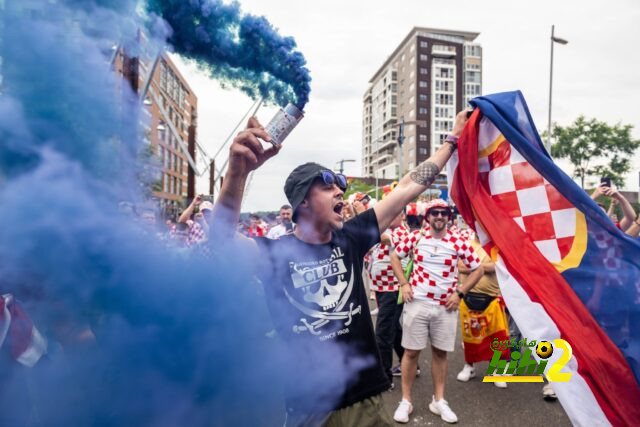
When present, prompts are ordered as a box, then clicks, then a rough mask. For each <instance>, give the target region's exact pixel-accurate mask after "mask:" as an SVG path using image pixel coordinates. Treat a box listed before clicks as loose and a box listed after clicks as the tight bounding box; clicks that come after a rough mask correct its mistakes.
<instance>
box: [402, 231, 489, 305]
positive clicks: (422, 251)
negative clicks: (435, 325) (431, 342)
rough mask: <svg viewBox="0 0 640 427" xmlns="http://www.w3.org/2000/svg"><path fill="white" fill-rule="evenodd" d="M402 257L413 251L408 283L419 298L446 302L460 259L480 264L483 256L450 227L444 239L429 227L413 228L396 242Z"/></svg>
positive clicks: (467, 263) (443, 303)
mask: <svg viewBox="0 0 640 427" xmlns="http://www.w3.org/2000/svg"><path fill="white" fill-rule="evenodd" d="M395 250H396V254H398V256H399V257H400V258H405V257H407V256H410V255H412V256H413V257H414V259H413V272H412V273H411V278H410V280H409V283H410V284H411V286H413V287H414V288H413V295H414V298H415V299H417V300H423V301H429V302H432V303H434V304H440V305H445V304H446V301H447V298H449V295H451V294H452V293H453V292H455V289H456V285H457V284H458V260H461V261H462V262H463V263H464V264H465V265H466V266H467V267H468V268H469V269H471V270H475V269H476V268H478V267H479V266H480V258H479V257H478V255H477V254H476V252H475V251H474V250H473V248H472V247H471V245H470V244H469V243H468V242H467V241H466V240H464V239H463V238H462V237H460V235H459V234H457V233H452V232H451V231H450V230H447V233H446V234H445V236H444V237H443V238H442V239H435V238H433V237H431V234H430V232H429V231H425V230H424V229H423V230H416V231H413V232H412V233H411V234H409V236H408V237H407V238H405V239H404V241H403V242H402V243H400V244H399V245H397V246H396V248H395Z"/></svg>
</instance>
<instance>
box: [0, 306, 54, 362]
mask: <svg viewBox="0 0 640 427" xmlns="http://www.w3.org/2000/svg"><path fill="white" fill-rule="evenodd" d="M7 336H9V340H10V341H9V342H10V345H11V348H10V351H11V356H13V358H14V359H15V360H16V361H17V362H18V363H21V364H22V365H25V366H28V367H32V366H34V365H35V364H36V363H38V361H39V360H40V358H41V357H42V355H44V354H45V353H46V351H47V341H46V340H45V339H44V337H43V336H42V335H41V334H40V332H39V331H38V329H36V327H35V326H34V325H33V322H32V321H31V319H30V318H29V316H28V315H27V313H26V312H25V311H24V310H23V309H22V307H21V306H20V304H19V303H18V302H17V301H16V300H15V298H14V297H13V295H11V294H4V295H0V349H1V348H2V346H3V344H4V342H5V340H6V338H7Z"/></svg>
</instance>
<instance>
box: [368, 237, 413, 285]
mask: <svg viewBox="0 0 640 427" xmlns="http://www.w3.org/2000/svg"><path fill="white" fill-rule="evenodd" d="M383 234H386V235H388V236H389V238H390V239H391V243H392V245H385V244H382V243H378V244H377V245H375V246H374V247H373V248H372V249H371V260H370V262H371V266H370V268H369V277H370V278H371V285H370V288H371V290H373V291H378V292H394V291H397V290H398V286H399V283H398V279H397V278H396V276H395V274H393V268H391V256H390V255H391V251H392V250H393V248H394V247H395V246H397V245H398V244H400V243H402V242H403V241H404V240H405V239H406V238H407V237H408V236H409V231H408V230H407V229H406V228H404V227H403V226H400V227H396V228H394V229H393V230H387V231H385V232H384V233H383Z"/></svg>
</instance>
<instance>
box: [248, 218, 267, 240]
mask: <svg viewBox="0 0 640 427" xmlns="http://www.w3.org/2000/svg"><path fill="white" fill-rule="evenodd" d="M247 235H248V236H249V237H264V235H265V231H264V227H263V226H262V221H261V220H260V217H259V216H258V215H256V214H251V216H250V217H249V228H248V229H247Z"/></svg>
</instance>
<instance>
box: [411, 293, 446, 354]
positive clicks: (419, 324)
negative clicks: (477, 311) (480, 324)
mask: <svg viewBox="0 0 640 427" xmlns="http://www.w3.org/2000/svg"><path fill="white" fill-rule="evenodd" d="M457 328H458V310H453V311H447V309H446V308H445V307H444V306H443V305H435V304H431V303H430V302H428V301H420V300H413V301H411V302H409V303H405V304H404V309H403V310H402V347H404V348H406V349H408V350H423V349H424V348H425V347H426V346H427V341H430V342H431V345H432V346H434V347H435V348H437V349H440V350H443V351H453V349H454V347H455V341H456V331H457Z"/></svg>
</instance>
